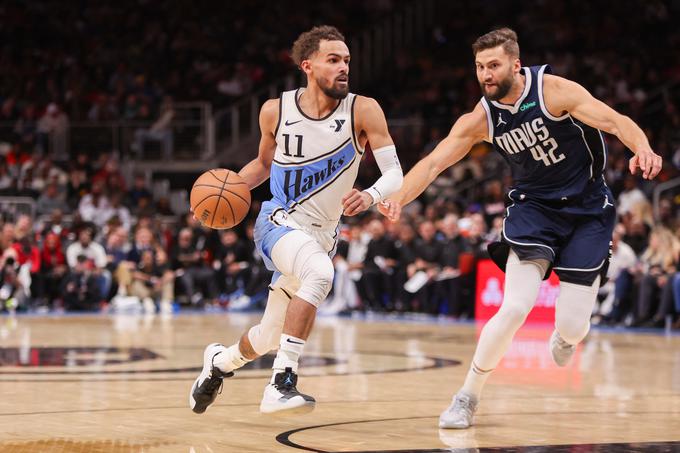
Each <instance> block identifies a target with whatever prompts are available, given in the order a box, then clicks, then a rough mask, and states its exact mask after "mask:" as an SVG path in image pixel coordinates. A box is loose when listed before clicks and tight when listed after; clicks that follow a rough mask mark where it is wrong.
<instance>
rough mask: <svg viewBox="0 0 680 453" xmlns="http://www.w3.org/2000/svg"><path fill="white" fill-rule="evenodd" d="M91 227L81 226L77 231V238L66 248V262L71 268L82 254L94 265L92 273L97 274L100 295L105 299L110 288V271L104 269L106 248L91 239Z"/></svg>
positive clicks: (73, 267) (76, 263)
mask: <svg viewBox="0 0 680 453" xmlns="http://www.w3.org/2000/svg"><path fill="white" fill-rule="evenodd" d="M93 236H94V231H93V230H92V228H88V227H86V228H83V229H81V230H80V232H78V240H77V241H76V242H74V243H73V244H71V245H69V246H68V248H67V249H66V263H67V264H68V267H69V268H70V269H71V270H73V269H75V268H76V266H77V265H78V257H79V256H84V257H85V258H87V259H88V260H89V261H91V262H92V263H93V265H94V269H93V271H94V273H95V274H97V275H98V277H99V278H98V280H99V283H100V290H101V297H102V299H105V298H106V296H107V295H108V293H109V290H110V289H111V273H110V272H109V271H108V270H106V264H107V257H106V250H104V247H103V246H102V245H101V244H98V243H96V242H94V241H93V240H92V237H93Z"/></svg>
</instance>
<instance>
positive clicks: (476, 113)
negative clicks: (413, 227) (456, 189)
mask: <svg viewBox="0 0 680 453" xmlns="http://www.w3.org/2000/svg"><path fill="white" fill-rule="evenodd" d="M488 133H489V129H488V125H487V121H486V112H485V111H484V107H482V104H481V103H478V104H477V106H475V108H474V110H473V111H472V112H470V113H466V114H465V115H462V116H461V117H460V118H458V120H457V121H456V122H455V123H454V125H453V127H452V128H451V131H450V132H449V135H448V136H446V138H444V139H443V140H442V141H441V142H439V144H438V145H437V146H436V147H435V149H434V150H433V151H432V152H431V153H430V154H428V155H427V156H426V157H425V158H423V159H422V160H421V161H420V162H418V163H417V164H416V165H415V166H414V167H413V168H412V169H411V171H409V172H408V173H407V174H406V176H405V177H404V183H403V184H402V186H401V190H399V192H397V193H396V194H394V195H392V196H391V197H389V199H388V201H391V202H394V203H396V204H397V209H394V210H389V209H385V208H383V207H382V206H379V208H378V209H379V210H380V212H381V213H382V214H383V215H386V216H387V217H388V218H389V219H390V220H392V221H396V220H398V219H399V214H400V213H401V206H404V205H406V204H408V203H410V202H411V201H413V200H415V199H416V198H417V197H418V196H419V195H420V194H421V193H423V191H424V190H425V189H426V188H427V186H429V185H430V184H431V183H432V181H434V180H435V178H436V177H437V176H439V174H440V173H441V172H442V171H444V170H446V169H447V168H449V167H450V166H451V165H453V164H455V163H456V162H458V161H459V160H461V159H462V158H463V157H465V155H466V154H467V153H468V152H469V151H470V148H472V146H473V145H474V144H476V143H479V142H481V141H482V140H484V139H487V138H488Z"/></svg>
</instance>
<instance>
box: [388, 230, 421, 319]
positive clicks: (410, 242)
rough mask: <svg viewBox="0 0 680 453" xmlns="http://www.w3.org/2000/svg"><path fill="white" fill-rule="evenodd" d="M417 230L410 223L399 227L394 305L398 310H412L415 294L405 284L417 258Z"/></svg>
mask: <svg viewBox="0 0 680 453" xmlns="http://www.w3.org/2000/svg"><path fill="white" fill-rule="evenodd" d="M415 239H416V230H415V229H414V228H413V226H412V225H411V224H410V223H402V224H401V227H400V228H399V236H398V237H397V240H396V241H395V244H394V246H395V249H396V256H397V260H396V261H397V263H396V266H395V269H394V279H393V280H392V281H393V284H394V306H395V309H396V310H398V311H405V310H411V309H412V306H411V302H412V299H413V295H412V294H411V293H409V292H408V291H406V289H405V288H404V284H405V283H406V282H407V281H408V280H409V278H410V277H412V276H413V274H411V275H409V271H412V270H413V267H412V264H413V263H414V262H415V260H416V245H415Z"/></svg>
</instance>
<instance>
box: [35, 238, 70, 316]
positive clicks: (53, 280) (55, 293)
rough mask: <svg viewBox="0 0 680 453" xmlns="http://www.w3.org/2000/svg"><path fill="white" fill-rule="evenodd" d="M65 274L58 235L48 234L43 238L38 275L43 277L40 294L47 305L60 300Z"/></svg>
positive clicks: (65, 268) (63, 257) (64, 261)
mask: <svg viewBox="0 0 680 453" xmlns="http://www.w3.org/2000/svg"><path fill="white" fill-rule="evenodd" d="M67 272H68V267H67V266H66V256H65V255H64V252H63V249H62V244H61V239H60V237H59V235H58V234H56V233H53V232H49V233H47V235H46V236H45V241H44V242H43V249H42V252H41V259H40V273H41V274H42V276H43V279H42V285H43V289H42V294H43V295H44V297H45V298H46V299H47V302H48V303H49V304H53V302H54V300H55V299H61V297H62V296H61V288H62V286H63V280H64V278H65V276H66V274H67Z"/></svg>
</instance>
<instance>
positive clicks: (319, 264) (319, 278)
mask: <svg viewBox="0 0 680 453" xmlns="http://www.w3.org/2000/svg"><path fill="white" fill-rule="evenodd" d="M334 273H335V271H334V269H333V263H332V261H331V260H330V258H329V257H328V255H322V254H316V255H314V256H313V259H310V260H309V261H308V262H307V263H306V266H305V269H304V271H303V272H302V275H301V277H302V278H301V281H302V285H301V286H300V290H299V291H298V292H297V293H296V295H297V296H298V297H300V298H301V299H303V300H305V301H307V302H309V303H310V304H312V305H314V306H315V307H318V306H319V305H320V304H321V302H323V300H324V299H325V298H326V296H328V293H329V292H330V291H331V286H332V285H333V277H334Z"/></svg>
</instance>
